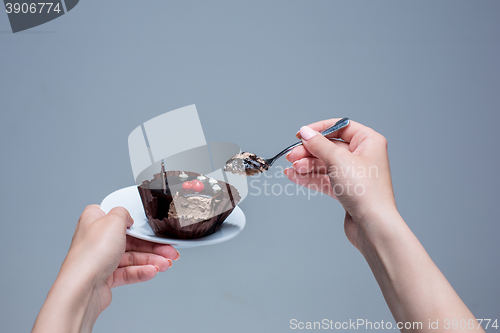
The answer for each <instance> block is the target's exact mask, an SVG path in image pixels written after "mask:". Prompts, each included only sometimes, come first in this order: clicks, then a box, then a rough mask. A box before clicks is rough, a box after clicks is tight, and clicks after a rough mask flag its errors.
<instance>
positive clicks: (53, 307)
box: [32, 267, 99, 333]
mask: <svg viewBox="0 0 500 333" xmlns="http://www.w3.org/2000/svg"><path fill="white" fill-rule="evenodd" d="M93 292H94V288H93V285H92V283H91V281H89V280H88V279H87V278H85V277H84V276H82V275H78V271H73V272H70V271H65V270H64V267H63V268H62V269H61V272H60V273H59V275H58V277H57V279H56V281H55V282H54V284H53V285H52V287H51V288H50V291H49V293H48V295H47V299H46V300H45V303H44V304H43V306H42V309H41V310H40V313H39V314H38V317H37V319H36V321H35V325H34V326H33V330H32V333H41V332H50V333H58V332H91V331H92V327H93V324H94V323H95V321H96V320H97V317H98V315H99V311H98V309H96V306H95V304H91V303H92V294H93Z"/></svg>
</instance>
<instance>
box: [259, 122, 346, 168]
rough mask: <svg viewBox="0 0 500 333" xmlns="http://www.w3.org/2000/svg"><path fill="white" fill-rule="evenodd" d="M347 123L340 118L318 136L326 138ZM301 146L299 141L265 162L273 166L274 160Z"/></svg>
mask: <svg viewBox="0 0 500 333" xmlns="http://www.w3.org/2000/svg"><path fill="white" fill-rule="evenodd" d="M349 121H350V120H349V118H342V119H340V120H339V121H337V122H336V123H335V124H333V126H331V127H328V128H327V129H326V130H324V131H323V132H321V133H320V134H321V135H323V136H327V135H328V134H331V133H333V132H336V131H338V130H340V129H341V128H344V127H346V126H347V125H349ZM301 144H302V141H299V142H296V143H294V144H293V145H290V146H288V147H286V148H285V149H283V150H282V151H280V152H279V153H278V154H277V155H276V156H274V157H273V158H270V159H268V160H266V162H267V163H268V164H269V166H271V165H273V163H274V162H276V160H277V159H278V158H280V157H281V156H283V155H285V154H286V153H288V152H289V151H290V150H292V149H293V148H295V147H297V146H300V145H301Z"/></svg>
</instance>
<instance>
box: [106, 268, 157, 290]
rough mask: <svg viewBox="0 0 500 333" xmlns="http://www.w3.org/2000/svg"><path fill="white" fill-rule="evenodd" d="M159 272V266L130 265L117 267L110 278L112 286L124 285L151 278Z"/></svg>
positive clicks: (109, 281) (109, 282)
mask: <svg viewBox="0 0 500 333" xmlns="http://www.w3.org/2000/svg"><path fill="white" fill-rule="evenodd" d="M158 272H159V269H158V267H156V266H153V265H147V266H128V267H121V268H117V269H116V270H115V271H114V272H113V274H112V275H111V276H110V277H109V279H108V284H109V287H110V288H115V287H119V286H123V285H125V284H133V283H138V282H144V281H148V280H151V279H152V278H154V277H155V275H156V273H158Z"/></svg>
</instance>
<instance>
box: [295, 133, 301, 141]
mask: <svg viewBox="0 0 500 333" xmlns="http://www.w3.org/2000/svg"><path fill="white" fill-rule="evenodd" d="M295 136H296V137H297V139H299V140H300V131H298V132H297V133H295Z"/></svg>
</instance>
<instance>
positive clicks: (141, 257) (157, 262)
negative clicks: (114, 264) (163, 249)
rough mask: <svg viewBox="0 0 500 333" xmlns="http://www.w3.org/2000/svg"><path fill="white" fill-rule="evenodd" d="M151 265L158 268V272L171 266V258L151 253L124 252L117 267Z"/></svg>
mask: <svg viewBox="0 0 500 333" xmlns="http://www.w3.org/2000/svg"><path fill="white" fill-rule="evenodd" d="M144 265H153V266H158V267H159V268H160V272H165V271H166V270H167V269H168V268H169V267H171V266H172V260H170V259H168V258H165V257H162V256H159V255H157V254H152V253H144V252H130V251H129V252H125V253H124V254H123V256H122V260H121V261H120V263H119V264H118V267H127V266H144Z"/></svg>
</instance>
